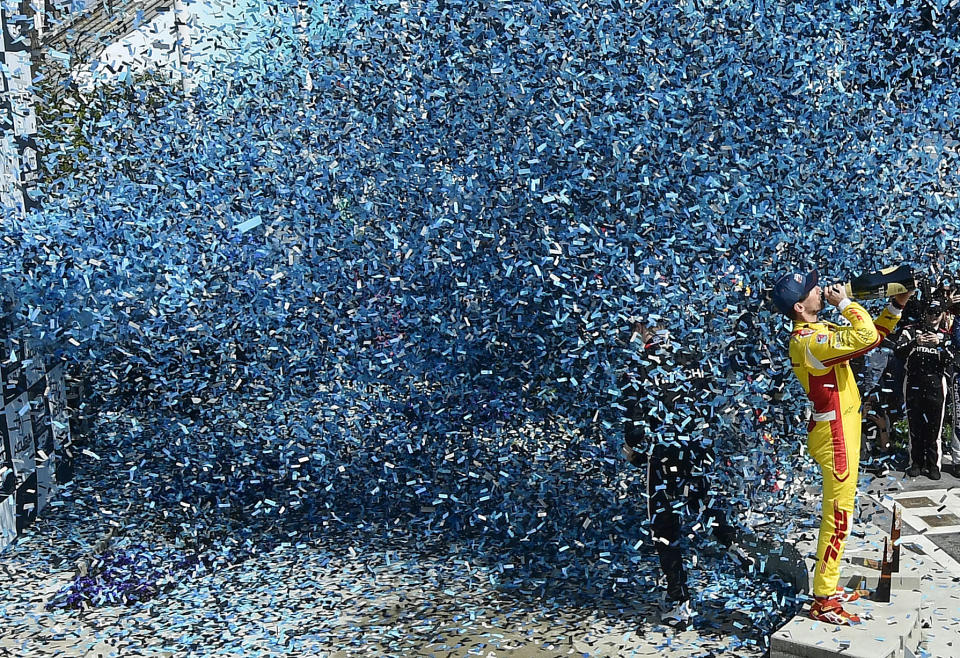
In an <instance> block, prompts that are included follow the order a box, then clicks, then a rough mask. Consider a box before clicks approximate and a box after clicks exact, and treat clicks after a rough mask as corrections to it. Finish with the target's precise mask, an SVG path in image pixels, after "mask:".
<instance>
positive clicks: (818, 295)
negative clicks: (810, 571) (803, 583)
mask: <svg viewBox="0 0 960 658" xmlns="http://www.w3.org/2000/svg"><path fill="white" fill-rule="evenodd" d="M911 295H912V293H904V294H902V295H897V296H896V297H893V298H892V299H891V302H890V304H889V305H888V306H887V308H886V309H884V311H883V312H882V313H881V314H880V316H879V317H878V318H877V319H876V321H874V320H873V319H872V318H871V317H870V314H869V313H867V311H866V310H865V309H864V308H863V307H862V306H860V304H857V303H856V302H853V301H851V300H850V299H849V298H848V297H847V294H846V292H845V290H844V287H843V285H840V284H838V285H833V286H829V287H827V288H826V289H821V287H820V285H819V282H818V275H817V272H816V270H814V271H812V272H810V273H808V274H787V275H784V276H783V277H781V278H780V279H779V280H778V281H777V282H776V284H775V285H774V288H773V296H772V297H773V303H774V305H775V306H776V308H777V309H778V310H779V311H780V312H781V313H783V314H784V315H786V316H787V317H789V318H790V319H791V320H793V331H792V332H791V336H790V363H791V366H792V367H793V372H794V374H795V375H796V376H797V379H799V380H800V384H801V386H802V387H803V390H804V391H805V392H806V394H807V397H809V399H810V401H811V402H812V403H813V415H812V418H811V420H810V425H809V428H808V435H807V449H808V450H809V452H810V455H811V456H812V457H813V458H814V460H816V462H817V463H818V464H819V465H820V471H821V474H822V476H823V501H822V508H821V517H820V536H819V539H818V542H817V570H816V573H815V574H814V581H813V593H814V601H813V604H812V605H811V607H810V617H812V618H813V619H816V620H819V621H824V622H827V623H831V624H838V625H845V626H847V625H853V624H858V623H860V618H859V617H858V616H857V615H855V614H851V613H849V612H847V611H846V610H844V608H843V604H844V603H847V602H850V601H855V600H856V599H858V598H859V595H858V593H857V592H856V591H853V592H846V591H844V590H843V589H842V588H839V587H838V586H837V583H838V581H839V579H840V559H841V558H842V557H843V549H844V547H845V546H846V541H847V537H848V536H849V534H850V527H851V524H852V521H853V513H854V501H855V499H856V494H857V475H858V470H859V466H860V429H861V417H860V392H859V391H858V390H857V384H856V380H855V379H854V375H853V372H852V371H851V369H850V365H849V361H850V359H852V358H855V357H857V356H859V355H861V354H865V353H866V352H868V351H870V350H872V349H873V348H875V347H876V346H878V345H879V344H880V341H881V340H882V339H883V338H885V337H886V336H888V335H889V334H890V332H891V331H892V330H893V328H894V327H895V326H896V324H897V321H898V320H899V319H900V312H901V311H902V310H903V306H904V305H905V304H906V303H907V300H908V299H909V298H910V296H911ZM824 299H826V302H827V303H829V304H831V305H832V306H836V307H837V309H838V310H839V311H840V312H841V313H842V314H843V317H844V318H846V320H847V321H848V322H849V323H850V326H849V327H841V326H838V325H836V324H833V323H830V322H821V321H820V320H819V314H820V312H821V311H822V310H823V300H824Z"/></svg>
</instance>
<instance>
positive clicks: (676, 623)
mask: <svg viewBox="0 0 960 658" xmlns="http://www.w3.org/2000/svg"><path fill="white" fill-rule="evenodd" d="M696 616H697V612H696V611H695V610H694V609H693V608H692V607H691V606H690V601H689V600H687V601H681V602H680V603H677V604H676V605H674V606H673V608H671V609H670V610H669V611H668V612H665V613H663V614H662V615H660V621H661V622H662V623H664V624H666V625H667V626H670V627H672V628H678V629H683V628H686V627H687V626H688V625H689V624H690V621H691V620H692V619H693V618H694V617H696Z"/></svg>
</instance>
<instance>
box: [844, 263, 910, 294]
mask: <svg viewBox="0 0 960 658" xmlns="http://www.w3.org/2000/svg"><path fill="white" fill-rule="evenodd" d="M846 289H847V296H848V297H850V299H879V298H882V297H893V296H894V295H899V294H902V293H905V292H910V291H912V290H916V289H917V279H916V277H914V276H913V269H912V268H911V267H910V266H909V265H900V266H895V267H888V268H886V269H882V270H880V271H879V272H868V273H866V274H861V275H860V276H858V277H854V278H853V279H852V280H851V281H850V282H849V283H847V284H846Z"/></svg>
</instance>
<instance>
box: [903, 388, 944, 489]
mask: <svg viewBox="0 0 960 658" xmlns="http://www.w3.org/2000/svg"><path fill="white" fill-rule="evenodd" d="M903 388H904V396H903V397H904V398H905V399H906V402H907V424H908V425H909V427H910V463H911V464H912V465H913V466H919V467H920V468H924V469H929V470H931V471H933V470H936V471H939V470H940V462H941V459H942V455H943V450H942V448H941V447H940V433H941V432H943V417H944V414H945V412H946V407H947V378H946V376H940V377H929V378H923V379H914V378H910V377H908V378H907V379H905V380H904V383H903Z"/></svg>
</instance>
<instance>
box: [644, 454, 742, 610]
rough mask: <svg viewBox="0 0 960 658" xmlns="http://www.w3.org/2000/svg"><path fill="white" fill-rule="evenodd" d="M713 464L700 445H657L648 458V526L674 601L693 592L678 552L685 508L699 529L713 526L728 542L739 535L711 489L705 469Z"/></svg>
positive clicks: (719, 536)
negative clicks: (688, 586)
mask: <svg viewBox="0 0 960 658" xmlns="http://www.w3.org/2000/svg"><path fill="white" fill-rule="evenodd" d="M712 466H713V456H712V454H711V452H710V451H709V450H707V449H706V448H703V447H702V446H700V445H690V446H687V445H684V446H678V445H676V444H658V445H656V446H654V448H653V450H652V452H651V453H650V456H649V457H648V458H647V494H648V498H647V504H648V511H649V515H650V529H651V533H652V535H653V542H654V545H655V546H656V548H657V554H658V555H659V557H660V568H661V569H662V570H663V574H664V576H665V577H666V579H667V596H668V597H669V598H670V599H672V600H673V601H685V600H687V599H688V598H689V596H690V594H689V591H688V589H687V575H686V573H685V572H684V570H683V554H682V553H681V551H680V524H681V512H682V513H684V514H685V515H687V516H688V518H689V520H691V521H693V523H692V525H693V526H694V528H695V529H696V530H698V531H702V530H703V529H704V528H705V527H709V528H710V531H711V532H713V534H714V535H715V536H716V537H717V539H718V540H719V541H720V543H721V544H723V545H724V546H729V545H730V544H732V543H733V542H734V540H735V538H736V531H735V530H734V529H733V528H732V527H731V526H730V524H729V523H728V522H727V517H726V515H725V514H723V513H722V512H720V511H719V510H718V509H717V507H716V504H715V500H714V498H713V496H712V495H711V493H710V491H709V487H708V483H707V471H708V470H710V469H711V468H712ZM697 523H699V524H700V526H701V527H697Z"/></svg>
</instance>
